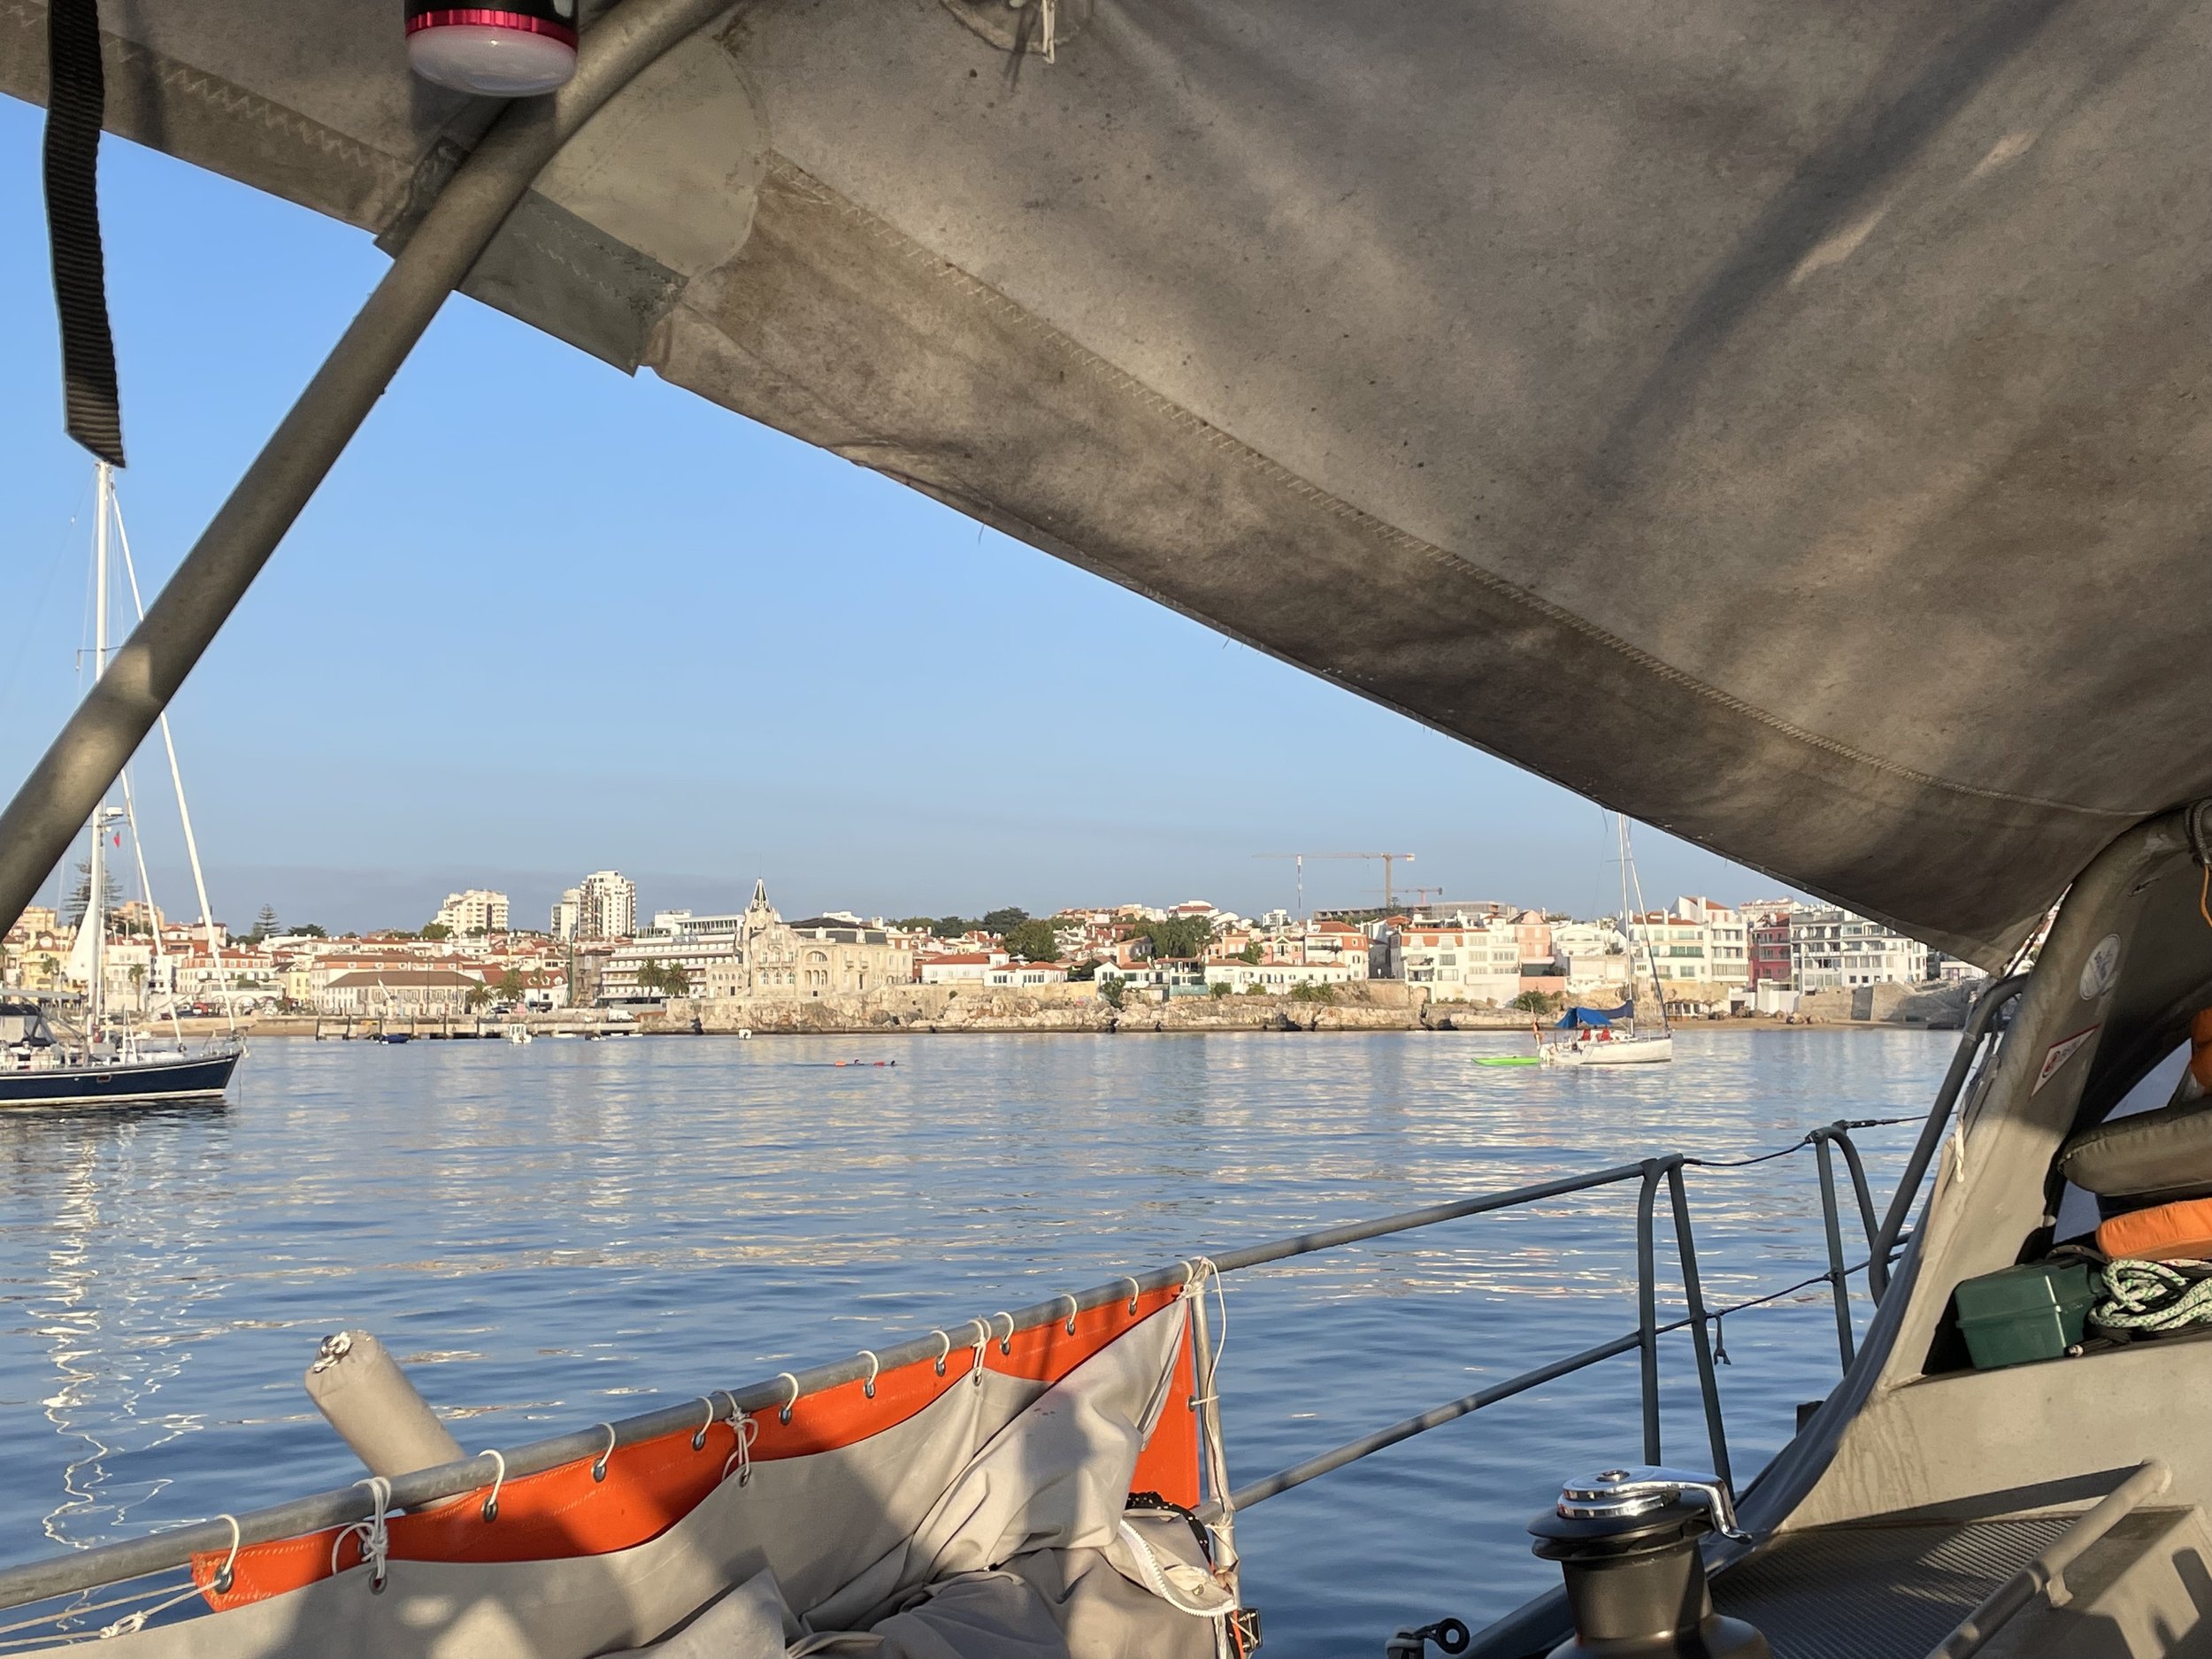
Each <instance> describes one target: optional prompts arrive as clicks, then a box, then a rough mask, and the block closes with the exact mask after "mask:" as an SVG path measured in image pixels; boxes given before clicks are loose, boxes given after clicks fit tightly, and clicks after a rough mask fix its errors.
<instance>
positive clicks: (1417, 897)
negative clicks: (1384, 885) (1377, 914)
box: [1383, 887, 1444, 910]
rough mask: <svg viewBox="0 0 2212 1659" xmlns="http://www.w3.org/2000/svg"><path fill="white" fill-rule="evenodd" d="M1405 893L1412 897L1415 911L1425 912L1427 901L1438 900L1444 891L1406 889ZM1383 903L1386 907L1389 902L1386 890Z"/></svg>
mask: <svg viewBox="0 0 2212 1659" xmlns="http://www.w3.org/2000/svg"><path fill="white" fill-rule="evenodd" d="M1406 891H1407V892H1409V893H1410V894H1412V895H1413V908H1414V909H1415V910H1426V909H1428V907H1429V901H1430V900H1431V899H1432V898H1438V899H1440V898H1442V897H1443V896H1444V889H1443V888H1441V887H1408V888H1407V889H1406ZM1383 902H1384V903H1385V904H1386V905H1387V904H1388V903H1389V902H1390V895H1389V892H1388V890H1387V889H1385V891H1384V894H1383Z"/></svg>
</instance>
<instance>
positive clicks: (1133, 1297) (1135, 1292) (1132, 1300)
mask: <svg viewBox="0 0 2212 1659" xmlns="http://www.w3.org/2000/svg"><path fill="white" fill-rule="evenodd" d="M1118 1282H1119V1283H1121V1284H1124V1285H1126V1286H1129V1311H1130V1312H1132V1313H1134V1312H1136V1310H1137V1298H1138V1297H1139V1296H1141V1295H1142V1294H1144V1287H1143V1286H1141V1285H1139V1284H1138V1283H1137V1281H1136V1280H1135V1279H1132V1278H1131V1277H1130V1276H1129V1275H1128V1274H1126V1273H1124V1274H1123V1275H1122V1276H1121V1278H1120V1279H1119V1281H1118Z"/></svg>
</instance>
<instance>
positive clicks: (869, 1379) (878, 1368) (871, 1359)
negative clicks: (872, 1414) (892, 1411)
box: [860, 1348, 883, 1400]
mask: <svg viewBox="0 0 2212 1659" xmlns="http://www.w3.org/2000/svg"><path fill="white" fill-rule="evenodd" d="M860 1357H861V1358H863V1359H864V1360H866V1361H867V1362H868V1375H867V1376H866V1378H865V1379H863V1380H862V1382H861V1385H860V1392H861V1393H862V1394H865V1395H866V1396H867V1397H868V1398H869V1399H871V1400H872V1399H874V1398H875V1397H876V1379H877V1378H878V1377H879V1376H881V1375H882V1374H883V1362H882V1361H881V1360H879V1359H878V1358H877V1357H876V1356H875V1351H874V1350H873V1349H872V1348H862V1349H861V1350H860Z"/></svg>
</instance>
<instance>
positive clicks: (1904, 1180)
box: [1866, 973, 2028, 1302]
mask: <svg viewBox="0 0 2212 1659" xmlns="http://www.w3.org/2000/svg"><path fill="white" fill-rule="evenodd" d="M2027 988H2028V976H2027V975H2026V974H2024V973H2016V974H2013V975H2011V976H2010V977H2009V978H2008V979H2000V980H1998V981H1997V982H1996V983H1995V984H1994V985H1992V986H1991V987H1989V988H1988V989H1987V990H1985V991H1984V992H1983V993H1982V995H1981V996H1980V998H1979V999H1978V1001H1977V1002H1975V1004H1974V1006H1973V1009H1972V1010H1971V1011H1970V1013H1968V1015H1967V1017H1966V1025H1965V1028H1964V1029H1963V1030H1962V1031H1961V1032H1960V1033H1959V1046H1958V1048H1956V1049H1955V1051H1954V1052H1953V1054H1952V1056H1951V1067H1950V1070H1949V1071H1946V1072H1945V1073H1944V1074H1943V1087H1941V1088H1939V1089H1938V1090H1937V1091H1936V1097H1935V1104H1934V1105H1933V1106H1932V1107H1930V1108H1929V1110H1928V1121H1927V1122H1926V1123H1924V1124H1923V1125H1921V1126H1920V1139H1919V1140H1918V1141H1916V1142H1915V1143H1914V1145H1913V1149H1912V1156H1910V1157H1909V1158H1908V1159H1907V1160H1906V1161H1905V1172H1904V1174H1903V1175H1902V1176H1901V1178H1899V1179H1898V1182H1897V1190H1896V1191H1895V1192H1893V1193H1892V1194H1890V1200H1889V1213H1888V1214H1887V1215H1886V1216H1885V1217H1882V1225H1881V1230H1880V1231H1879V1232H1878V1233H1876V1234H1875V1235H1874V1245H1873V1251H1872V1260H1871V1261H1870V1263H1869V1264H1868V1267H1867V1270H1866V1272H1867V1287H1868V1288H1869V1289H1870V1290H1871V1291H1872V1292H1873V1293H1874V1299H1875V1300H1876V1301H1877V1302H1879V1301H1880V1300H1881V1299H1882V1297H1883V1296H1884V1295H1885V1294H1886V1293H1887V1292H1888V1290H1889V1264H1890V1257H1891V1256H1893V1254H1895V1252H1896V1248H1897V1240H1898V1239H1899V1237H1900V1236H1901V1234H1902V1233H1904V1231H1905V1217H1908V1216H1909V1215H1910V1214H1911V1213H1912V1207H1913V1203H1914V1202H1915V1201H1916V1199H1917V1198H1918V1197H1919V1196H1920V1182H1921V1179H1922V1178H1923V1177H1924V1176H1925V1175H1926V1174H1927V1173H1928V1165H1929V1164H1932V1163H1933V1162H1934V1161H1935V1155H1936V1148H1938V1147H1939V1146H1941V1145H1942V1144H1943V1130H1944V1126H1945V1125H1947V1124H1948V1123H1949V1122H1950V1121H1951V1111H1952V1109H1953V1108H1954V1107H1955V1106H1956V1105H1957V1104H1958V1098H1959V1092H1960V1091H1961V1090H1962V1089H1963V1088H1964V1087H1966V1079H1967V1077H1968V1074H1969V1073H1970V1072H1971V1071H1973V1069H1974V1057H1975V1056H1977V1055H1978V1054H1979V1053H1980V1052H1981V1048H1982V1042H1983V1040H1984V1039H1985V1038H1986V1037H1987V1036H1988V1035H1989V1033H1990V1031H1991V1028H1992V1027H1993V1025H1995V1024H1996V1020H1997V1016H1998V1015H1999V1014H2000V1013H2001V1012H2002V1011H2003V1010H2005V1009H2007V1008H2008V1007H2010V1006H2011V1005H2012V1000H2013V998H2015V997H2016V996H2018V995H2020V993H2021V992H2023V991H2024V990H2026V989H2027Z"/></svg>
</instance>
